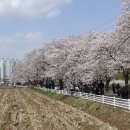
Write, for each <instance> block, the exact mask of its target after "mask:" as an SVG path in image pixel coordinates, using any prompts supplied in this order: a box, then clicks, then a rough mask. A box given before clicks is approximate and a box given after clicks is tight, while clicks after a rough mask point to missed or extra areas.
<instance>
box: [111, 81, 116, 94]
mask: <svg viewBox="0 0 130 130" xmlns="http://www.w3.org/2000/svg"><path fill="white" fill-rule="evenodd" d="M112 91H113V93H114V94H115V93H116V84H115V83H114V82H113V83H112Z"/></svg>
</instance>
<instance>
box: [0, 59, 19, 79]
mask: <svg viewBox="0 0 130 130" xmlns="http://www.w3.org/2000/svg"><path fill="white" fill-rule="evenodd" d="M18 62H19V61H18V60H14V59H11V60H10V59H0V80H1V81H8V80H9V79H10V77H11V75H12V74H13V73H14V71H15V67H16V65H17V63H18Z"/></svg>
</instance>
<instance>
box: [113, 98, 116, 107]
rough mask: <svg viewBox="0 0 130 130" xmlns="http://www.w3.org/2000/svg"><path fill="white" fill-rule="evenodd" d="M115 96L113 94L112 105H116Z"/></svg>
mask: <svg viewBox="0 0 130 130" xmlns="http://www.w3.org/2000/svg"><path fill="white" fill-rule="evenodd" d="M115 99H116V98H115V96H114V97H113V100H114V101H113V103H114V107H115V106H116V100H115Z"/></svg>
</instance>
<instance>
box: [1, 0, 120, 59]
mask: <svg viewBox="0 0 130 130" xmlns="http://www.w3.org/2000/svg"><path fill="white" fill-rule="evenodd" d="M120 10H121V0H0V58H23V56H24V55H25V53H27V52H29V51H31V50H32V49H34V48H40V47H43V46H44V44H45V43H46V42H47V41H49V40H52V39H55V38H60V37H65V36H68V35H78V34H83V33H87V32H89V31H90V30H96V31H109V30H111V29H113V25H114V24H115V20H116V16H118V15H119V13H120Z"/></svg>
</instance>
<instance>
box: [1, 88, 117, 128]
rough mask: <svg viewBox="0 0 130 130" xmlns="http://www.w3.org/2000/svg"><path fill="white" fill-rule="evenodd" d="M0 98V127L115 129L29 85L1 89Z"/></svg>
mask: <svg viewBox="0 0 130 130" xmlns="http://www.w3.org/2000/svg"><path fill="white" fill-rule="evenodd" d="M0 99H1V102H0V130H117V129H116V128H114V127H111V126H110V125H109V124H107V123H103V122H102V121H100V120H98V119H96V118H95V117H93V116H90V115H89V114H86V113H84V112H82V111H80V110H77V109H75V108H73V107H71V106H68V105H65V104H63V103H61V102H59V101H55V100H52V99H50V98H48V97H46V96H45V95H42V94H40V93H36V92H34V91H32V90H30V89H1V90H0Z"/></svg>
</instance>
